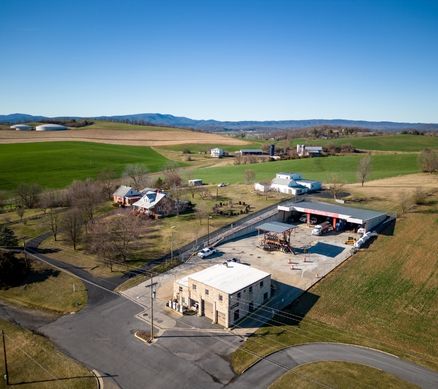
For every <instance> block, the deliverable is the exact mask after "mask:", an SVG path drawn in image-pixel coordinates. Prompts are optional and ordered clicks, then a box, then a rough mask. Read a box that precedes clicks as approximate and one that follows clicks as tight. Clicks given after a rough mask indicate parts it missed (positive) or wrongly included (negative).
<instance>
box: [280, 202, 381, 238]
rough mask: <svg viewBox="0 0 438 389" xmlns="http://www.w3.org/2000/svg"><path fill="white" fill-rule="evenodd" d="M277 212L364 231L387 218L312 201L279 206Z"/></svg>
mask: <svg viewBox="0 0 438 389" xmlns="http://www.w3.org/2000/svg"><path fill="white" fill-rule="evenodd" d="M278 210H279V211H283V212H285V216H286V215H287V214H288V213H289V214H292V213H294V214H299V215H303V214H304V215H307V220H308V221H309V220H310V218H311V217H312V216H316V217H319V218H320V219H322V218H324V219H330V221H331V222H332V223H333V228H335V227H336V223H338V222H339V221H341V220H343V221H344V222H345V223H347V225H350V226H352V227H354V228H359V227H363V228H364V229H365V231H370V230H372V229H373V228H374V227H376V226H378V225H379V224H380V223H382V222H383V221H384V220H386V219H387V217H388V215H387V214H386V213H384V212H378V211H372V210H369V209H363V208H353V207H345V206H341V205H337V204H330V203H322V202H313V201H297V202H291V203H289V204H283V205H279V206H278Z"/></svg>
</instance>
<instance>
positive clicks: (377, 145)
mask: <svg viewBox="0 0 438 389" xmlns="http://www.w3.org/2000/svg"><path fill="white" fill-rule="evenodd" d="M301 143H303V144H307V145H318V146H327V145H330V144H332V145H343V144H350V145H352V146H353V147H355V148H357V149H361V150H380V151H411V152H412V151H421V150H423V149H425V148H431V149H438V136H425V135H407V134H406V135H404V134H397V135H376V136H363V137H358V136H355V137H343V138H337V139H304V138H300V139H294V140H292V142H291V144H292V145H293V146H296V145H297V144H301Z"/></svg>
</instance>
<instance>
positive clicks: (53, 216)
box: [48, 208, 60, 241]
mask: <svg viewBox="0 0 438 389" xmlns="http://www.w3.org/2000/svg"><path fill="white" fill-rule="evenodd" d="M48 216H49V218H48V222H49V227H50V231H52V235H53V239H55V241H56V239H57V236H58V229H59V221H60V216H59V213H58V212H56V211H55V210H54V209H53V208H49V213H48Z"/></svg>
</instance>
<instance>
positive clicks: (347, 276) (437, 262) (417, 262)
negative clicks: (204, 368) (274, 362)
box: [232, 198, 438, 372]
mask: <svg viewBox="0 0 438 389" xmlns="http://www.w3.org/2000/svg"><path fill="white" fill-rule="evenodd" d="M434 201H435V203H433V202H431V204H430V205H428V206H423V207H420V208H417V209H416V210H415V211H414V212H412V213H409V214H407V215H406V216H403V217H402V218H400V219H399V220H398V221H397V225H396V228H395V235H394V236H384V235H379V237H378V239H377V240H376V241H375V242H374V243H373V244H372V245H371V247H370V248H369V249H365V250H363V251H361V252H359V253H358V254H356V255H354V256H353V257H352V258H350V259H349V260H348V261H347V262H345V263H344V264H343V265H342V266H341V267H339V268H338V269H336V270H334V271H333V272H332V273H330V274H329V275H328V276H327V277H326V278H325V279H323V280H322V281H321V282H320V283H319V284H317V285H316V286H315V287H313V288H311V289H310V290H309V292H308V293H306V294H305V295H303V296H302V297H301V298H300V299H299V301H298V302H297V303H295V304H293V305H292V306H290V307H289V308H288V309H286V310H285V311H284V312H283V313H281V314H279V315H277V316H276V317H275V318H274V319H273V321H272V322H271V323H270V324H268V325H266V326H264V327H262V328H261V329H259V330H258V331H257V332H256V334H255V335H254V336H251V337H250V338H249V339H248V340H247V341H246V343H245V344H244V345H243V346H242V347H241V348H240V349H238V350H237V351H236V352H235V353H234V354H233V357H232V361H233V367H234V368H235V370H236V371H237V372H241V371H242V370H243V369H244V368H246V367H247V366H249V365H250V364H251V363H252V362H254V361H255V360H257V359H258V358H259V357H261V356H262V355H266V354H268V353H270V352H272V351H275V350H278V349H280V348H283V347H286V346H289V345H294V344H299V343H307V342H317V341H337V342H346V343H354V344H359V345H364V346H370V347H374V348H378V349H381V350H384V351H387V352H391V353H394V354H396V355H398V356H400V357H403V358H407V359H410V360H412V361H415V362H416V363H419V364H422V365H426V366H430V367H432V368H434V369H435V370H436V369H438V256H437V253H438V240H437V239H436V235H437V232H436V231H437V226H438V205H436V201H438V200H437V199H436V198H435V200H434ZM303 316H304V318H303Z"/></svg>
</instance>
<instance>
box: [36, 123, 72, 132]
mask: <svg viewBox="0 0 438 389" xmlns="http://www.w3.org/2000/svg"><path fill="white" fill-rule="evenodd" d="M35 130H36V131H56V130H68V128H67V127H66V126H63V125H62V124H51V123H49V124H41V125H40V126H36V127H35Z"/></svg>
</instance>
